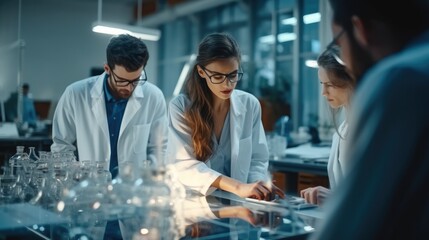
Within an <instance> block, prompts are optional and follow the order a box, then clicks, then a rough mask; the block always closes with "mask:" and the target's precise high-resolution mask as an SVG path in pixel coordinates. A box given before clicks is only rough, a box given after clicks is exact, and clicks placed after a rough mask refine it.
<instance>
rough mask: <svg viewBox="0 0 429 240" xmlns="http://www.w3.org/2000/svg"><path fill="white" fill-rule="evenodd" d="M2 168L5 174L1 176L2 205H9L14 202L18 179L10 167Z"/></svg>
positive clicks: (0, 195)
mask: <svg viewBox="0 0 429 240" xmlns="http://www.w3.org/2000/svg"><path fill="white" fill-rule="evenodd" d="M2 168H3V174H2V175H0V204H8V203H12V202H13V196H14V189H15V186H16V181H17V177H16V176H15V175H13V174H12V168H11V167H10V166H5V167H2Z"/></svg>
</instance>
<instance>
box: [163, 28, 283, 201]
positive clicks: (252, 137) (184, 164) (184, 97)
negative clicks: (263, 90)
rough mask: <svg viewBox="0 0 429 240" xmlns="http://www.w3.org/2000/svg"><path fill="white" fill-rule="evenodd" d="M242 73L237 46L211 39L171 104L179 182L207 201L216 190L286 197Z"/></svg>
mask: <svg viewBox="0 0 429 240" xmlns="http://www.w3.org/2000/svg"><path fill="white" fill-rule="evenodd" d="M242 76H243V73H242V71H241V69H240V50H239V47H238V45H237V43H236V41H235V40H234V39H233V38H232V37H231V36H230V35H229V34H225V33H213V34H209V35H207V36H206V37H205V38H204V39H203V40H202V42H201V43H200V45H199V48H198V56H197V58H196V61H195V64H194V66H193V68H192V71H191V73H190V74H189V75H188V77H187V79H186V82H185V84H184V89H183V92H182V93H181V94H180V95H178V96H177V97H175V98H174V99H172V100H171V101H170V104H169V138H168V139H169V142H168V152H169V156H170V159H171V160H173V161H175V166H176V168H177V170H178V179H179V181H180V182H181V183H182V184H183V185H184V186H185V187H186V188H187V189H190V190H194V191H196V192H199V193H201V194H203V195H207V194H210V193H211V192H212V191H214V190H216V189H221V190H224V191H227V192H231V193H234V194H236V195H238V196H240V197H251V198H256V199H263V200H269V199H270V198H271V197H272V196H273V195H274V194H277V195H278V196H280V197H284V193H283V192H282V191H281V190H280V189H279V188H277V187H276V186H275V185H273V184H272V183H271V181H270V177H269V173H268V171H267V168H268V148H267V142H266V139H265V133H264V129H263V126H262V122H261V108H260V104H259V101H258V100H257V99H256V97H254V96H253V95H251V94H249V93H246V92H243V91H240V90H236V89H235V87H236V85H237V82H238V81H240V80H241V78H242Z"/></svg>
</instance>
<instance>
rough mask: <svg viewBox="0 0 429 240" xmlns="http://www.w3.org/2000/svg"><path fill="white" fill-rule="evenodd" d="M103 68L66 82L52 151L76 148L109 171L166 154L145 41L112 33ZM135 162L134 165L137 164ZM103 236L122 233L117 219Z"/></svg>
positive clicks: (163, 112)
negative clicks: (92, 75)
mask: <svg viewBox="0 0 429 240" xmlns="http://www.w3.org/2000/svg"><path fill="white" fill-rule="evenodd" d="M106 55H107V63H106V64H104V71H105V72H104V73H103V74H101V75H99V76H94V77H90V78H87V79H84V80H81V81H78V82H75V83H73V84H71V85H70V86H68V87H67V88H66V90H65V91H64V93H63V95H62V96H61V99H60V100H59V102H58V105H57V108H56V110H55V114H54V119H53V126H52V140H53V144H52V146H51V151H52V152H63V151H75V150H76V147H75V146H74V143H75V142H76V145H77V150H78V157H79V159H80V160H90V161H103V160H106V161H109V170H110V172H111V173H112V177H115V176H116V175H117V174H118V168H121V165H122V166H123V165H124V164H125V162H127V161H135V163H138V164H143V161H145V160H149V161H150V162H152V163H153V164H154V165H155V164H157V163H159V162H161V163H163V161H164V160H165V159H164V158H165V151H166V148H167V131H168V127H167V107H166V102H165V98H164V95H163V93H162V92H161V90H160V89H159V88H158V87H156V86H155V85H153V84H151V83H149V82H147V77H146V72H145V67H146V63H147V61H148V59H149V52H148V49H147V47H146V44H145V43H144V42H143V41H142V40H141V39H138V38H136V37H133V36H130V35H119V36H116V37H113V38H112V39H111V40H110V43H109V44H108V46H107V49H106ZM137 167H138V166H137ZM105 238H107V239H122V236H121V233H120V230H119V223H118V221H109V222H108V224H107V227H106V232H105Z"/></svg>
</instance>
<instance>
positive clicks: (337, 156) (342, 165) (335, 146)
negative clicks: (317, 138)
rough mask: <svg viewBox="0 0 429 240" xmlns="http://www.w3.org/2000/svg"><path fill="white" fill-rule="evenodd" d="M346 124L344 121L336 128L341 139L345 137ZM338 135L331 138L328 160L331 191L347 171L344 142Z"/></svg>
mask: <svg viewBox="0 0 429 240" xmlns="http://www.w3.org/2000/svg"><path fill="white" fill-rule="evenodd" d="M347 130H348V124H347V122H346V121H344V122H343V123H342V124H341V125H340V126H339V128H338V132H339V133H340V134H341V137H343V138H346V137H347ZM341 137H340V136H339V135H338V133H336V132H335V133H334V136H333V137H332V146H331V152H330V154H329V160H328V177H329V185H330V186H331V189H334V188H336V187H337V186H338V184H339V183H340V182H341V181H343V179H344V175H345V173H346V171H347V159H345V157H344V156H345V149H346V141H345V139H342V138H341Z"/></svg>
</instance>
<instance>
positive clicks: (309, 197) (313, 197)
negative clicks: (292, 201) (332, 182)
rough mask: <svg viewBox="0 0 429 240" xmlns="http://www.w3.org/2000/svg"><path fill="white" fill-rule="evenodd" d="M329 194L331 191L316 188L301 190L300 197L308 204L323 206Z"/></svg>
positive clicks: (319, 187) (320, 187)
mask: <svg viewBox="0 0 429 240" xmlns="http://www.w3.org/2000/svg"><path fill="white" fill-rule="evenodd" d="M330 192H331V190H329V189H327V188H325V187H322V186H317V187H312V188H307V189H304V190H301V197H302V198H304V199H305V201H307V202H308V203H311V204H318V205H320V204H323V202H324V201H325V199H326V197H327V196H328V195H329V193H330Z"/></svg>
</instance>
